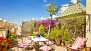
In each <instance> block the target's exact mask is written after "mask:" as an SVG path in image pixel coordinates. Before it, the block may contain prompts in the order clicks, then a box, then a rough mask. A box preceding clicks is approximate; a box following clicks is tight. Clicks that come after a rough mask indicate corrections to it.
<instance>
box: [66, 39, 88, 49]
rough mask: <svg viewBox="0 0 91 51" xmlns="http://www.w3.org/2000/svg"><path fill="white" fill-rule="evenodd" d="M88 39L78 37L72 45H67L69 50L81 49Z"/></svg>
mask: <svg viewBox="0 0 91 51" xmlns="http://www.w3.org/2000/svg"><path fill="white" fill-rule="evenodd" d="M86 41H87V39H86V38H83V37H77V38H76V40H75V41H74V43H73V44H72V46H71V47H67V51H68V50H70V51H80V50H82V49H83V47H84V46H85V44H86Z"/></svg>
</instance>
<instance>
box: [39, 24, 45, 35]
mask: <svg viewBox="0 0 91 51" xmlns="http://www.w3.org/2000/svg"><path fill="white" fill-rule="evenodd" d="M39 33H40V34H41V35H42V36H44V35H45V30H44V26H43V25H42V24H41V26H40V27H39Z"/></svg>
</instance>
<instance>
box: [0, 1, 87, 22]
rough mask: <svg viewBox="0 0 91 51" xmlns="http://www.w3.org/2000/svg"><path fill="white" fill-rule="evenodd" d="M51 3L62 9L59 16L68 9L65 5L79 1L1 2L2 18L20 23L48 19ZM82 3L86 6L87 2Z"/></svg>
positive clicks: (0, 15) (0, 16)
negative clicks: (48, 9)
mask: <svg viewBox="0 0 91 51" xmlns="http://www.w3.org/2000/svg"><path fill="white" fill-rule="evenodd" d="M50 1H53V2H54V1H55V2H56V5H57V6H58V5H59V6H60V7H61V8H60V10H59V12H58V13H57V15H56V16H58V15H60V13H61V12H62V11H63V10H65V9H64V8H66V7H65V6H63V5H67V4H69V3H70V2H72V3H76V1H77V0H0V18H2V19H3V20H7V21H8V22H18V23H20V22H22V21H24V20H31V19H38V20H39V19H44V18H48V17H49V13H48V12H47V6H48V5H49V3H50ZM81 3H82V4H83V5H84V6H86V0H81ZM62 8H63V9H62Z"/></svg>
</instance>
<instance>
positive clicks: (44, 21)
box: [36, 19, 56, 32]
mask: <svg viewBox="0 0 91 51" xmlns="http://www.w3.org/2000/svg"><path fill="white" fill-rule="evenodd" d="M41 24H42V25H43V26H44V29H45V31H46V32H47V31H48V28H49V25H50V26H51V27H53V26H55V24H56V20H52V21H51V20H48V19H46V20H40V21H38V25H39V26H40V25H41ZM36 31H38V28H36Z"/></svg>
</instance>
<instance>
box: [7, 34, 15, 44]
mask: <svg viewBox="0 0 91 51" xmlns="http://www.w3.org/2000/svg"><path fill="white" fill-rule="evenodd" d="M7 38H8V39H9V40H10V42H11V43H12V44H13V42H14V40H15V38H16V34H14V33H11V34H8V35H7Z"/></svg>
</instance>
